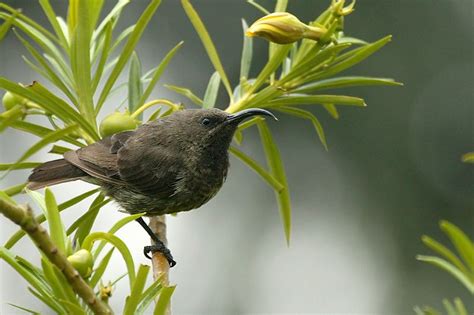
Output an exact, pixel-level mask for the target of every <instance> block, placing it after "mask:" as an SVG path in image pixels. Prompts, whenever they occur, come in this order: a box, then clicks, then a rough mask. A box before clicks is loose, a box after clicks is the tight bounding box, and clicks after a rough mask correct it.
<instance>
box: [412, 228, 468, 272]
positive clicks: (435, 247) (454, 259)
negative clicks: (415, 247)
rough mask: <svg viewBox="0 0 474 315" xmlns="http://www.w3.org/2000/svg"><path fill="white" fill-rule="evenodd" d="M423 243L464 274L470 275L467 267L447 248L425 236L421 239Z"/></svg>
mask: <svg viewBox="0 0 474 315" xmlns="http://www.w3.org/2000/svg"><path fill="white" fill-rule="evenodd" d="M421 241H422V242H423V244H425V245H426V246H428V247H429V248H431V249H432V250H434V251H435V252H437V253H438V254H440V255H441V256H443V257H444V258H446V259H447V260H448V261H450V262H451V263H453V264H454V265H455V266H456V267H457V268H458V269H459V270H460V271H461V272H462V273H464V274H467V273H468V270H467V268H466V266H465V265H464V264H463V263H462V262H461V260H459V258H458V257H457V256H456V255H455V254H454V253H453V252H452V251H450V250H449V249H448V248H447V247H446V246H444V245H443V244H441V243H439V242H437V241H435V240H434V239H432V238H431V237H429V236H427V235H423V236H422V237H421Z"/></svg>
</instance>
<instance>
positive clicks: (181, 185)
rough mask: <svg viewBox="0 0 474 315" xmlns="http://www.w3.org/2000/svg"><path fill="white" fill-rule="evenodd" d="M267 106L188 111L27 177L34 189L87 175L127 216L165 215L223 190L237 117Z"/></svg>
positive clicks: (74, 153)
mask: <svg viewBox="0 0 474 315" xmlns="http://www.w3.org/2000/svg"><path fill="white" fill-rule="evenodd" d="M254 115H265V116H270V117H273V118H275V116H273V114H271V113H270V112H268V111H266V110H263V109H257V108H253V109H246V110H243V111H241V112H238V113H236V114H228V113H226V112H224V111H221V110H219V109H199V110H183V111H178V112H175V113H174V114H172V115H170V116H167V117H164V118H162V119H159V120H156V121H154V122H151V123H147V124H144V125H141V126H140V127H138V128H137V129H136V130H134V131H125V132H121V133H117V134H114V135H112V136H110V137H107V138H104V139H102V140H101V141H98V142H96V143H94V144H91V145H89V146H87V147H84V148H81V149H79V150H76V151H69V152H66V153H65V154H64V159H59V160H54V161H50V162H46V163H44V164H42V165H40V166H38V167H37V168H35V169H34V170H33V172H32V174H31V175H30V177H29V178H28V181H29V183H28V188H29V189H39V188H43V187H46V186H51V185H55V184H59V183H63V182H68V181H74V180H78V179H79V180H84V181H87V182H90V183H93V184H96V185H99V186H101V187H102V189H103V191H104V192H105V194H106V195H108V196H110V197H112V198H113V199H114V200H116V201H117V202H118V203H119V204H120V206H121V207H123V209H124V210H126V211H127V212H129V213H132V214H133V213H141V212H145V213H146V214H147V215H162V214H168V213H175V212H180V211H188V210H192V209H196V208H198V207H200V206H202V205H203V204H204V203H206V202H207V201H209V200H210V199H211V198H212V197H213V196H214V195H215V194H216V193H217V192H218V191H219V189H220V188H221V186H222V184H223V183H224V181H225V179H226V176H227V169H228V167H229V154H228V149H229V146H230V142H231V141H232V137H233V135H234V133H235V131H236V129H237V126H238V124H239V123H240V122H242V121H243V120H244V119H246V118H248V117H252V116H254ZM137 221H138V222H139V223H140V224H141V225H142V226H143V227H144V228H145V230H146V231H147V232H148V234H150V236H151V237H152V238H153V239H154V240H155V242H156V243H157V244H156V245H155V246H146V247H145V255H147V257H149V256H148V253H149V252H150V251H161V252H163V253H164V254H165V256H166V257H167V259H168V261H169V262H170V265H172V266H173V265H174V264H175V261H174V260H173V258H172V256H171V253H170V252H169V250H168V249H167V248H166V247H165V246H164V244H163V243H162V242H161V241H160V240H159V239H158V238H157V237H156V235H155V234H154V233H153V232H152V231H151V230H150V229H149V228H148V226H147V225H146V223H145V222H144V221H143V219H141V218H140V219H139V220H137Z"/></svg>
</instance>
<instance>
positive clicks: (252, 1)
mask: <svg viewBox="0 0 474 315" xmlns="http://www.w3.org/2000/svg"><path fill="white" fill-rule="evenodd" d="M247 3H249V4H251V5H253V6H254V7H255V8H256V9H257V10H259V11H260V12H262V13H263V14H265V15H268V14H270V11H268V10H267V9H265V8H264V7H263V6H262V5H260V4H258V3H257V2H255V1H254V0H247Z"/></svg>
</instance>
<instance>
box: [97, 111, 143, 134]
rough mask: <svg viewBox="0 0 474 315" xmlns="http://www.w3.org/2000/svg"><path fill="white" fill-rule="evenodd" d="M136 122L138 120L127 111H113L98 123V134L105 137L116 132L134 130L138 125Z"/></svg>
mask: <svg viewBox="0 0 474 315" xmlns="http://www.w3.org/2000/svg"><path fill="white" fill-rule="evenodd" d="M138 123H139V122H138V120H135V119H134V118H133V117H131V116H130V113H128V112H125V113H121V112H115V113H112V114H110V115H108V116H107V117H105V118H104V120H102V122H101V123H100V126H99V131H100V135H101V136H102V137H107V136H111V135H113V134H115V133H118V132H122V131H126V130H134V129H136V128H137V127H138Z"/></svg>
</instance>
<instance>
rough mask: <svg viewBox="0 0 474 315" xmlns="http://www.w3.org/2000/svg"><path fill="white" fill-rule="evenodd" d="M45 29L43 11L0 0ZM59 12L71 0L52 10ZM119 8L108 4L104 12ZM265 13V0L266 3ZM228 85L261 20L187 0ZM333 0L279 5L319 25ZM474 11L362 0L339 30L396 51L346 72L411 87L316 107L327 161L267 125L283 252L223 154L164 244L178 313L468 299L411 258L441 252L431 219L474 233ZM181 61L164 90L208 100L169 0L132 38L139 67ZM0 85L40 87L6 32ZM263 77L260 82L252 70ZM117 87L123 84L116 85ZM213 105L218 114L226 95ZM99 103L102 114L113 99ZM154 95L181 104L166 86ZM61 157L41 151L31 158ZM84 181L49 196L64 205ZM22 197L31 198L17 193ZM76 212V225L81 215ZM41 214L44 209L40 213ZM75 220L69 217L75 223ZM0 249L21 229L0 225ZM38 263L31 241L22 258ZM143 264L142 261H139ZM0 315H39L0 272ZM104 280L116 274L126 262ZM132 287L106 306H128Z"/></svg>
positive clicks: (250, 136)
mask: <svg viewBox="0 0 474 315" xmlns="http://www.w3.org/2000/svg"><path fill="white" fill-rule="evenodd" d="M4 2H6V3H8V4H10V5H12V6H14V7H17V8H22V9H23V11H24V13H26V14H27V15H29V16H30V17H33V18H34V19H36V20H38V21H43V22H46V18H45V17H44V16H43V15H42V11H41V9H40V7H39V5H38V4H37V2H36V1H31V0H14V1H4ZM51 2H52V4H53V6H54V7H55V9H56V11H57V12H59V13H60V14H61V15H62V16H65V12H66V2H65V1H51ZM113 3H114V1H106V4H107V5H106V9H105V10H104V12H106V11H107V8H110V7H112V5H113ZM259 3H261V4H262V5H264V6H265V7H267V8H271V7H272V6H273V1H268V0H267V1H263V0H262V1H260V2H259ZM146 4H147V1H144V0H139V1H137V0H135V1H132V3H131V4H130V5H129V6H128V8H127V9H126V10H125V11H124V15H123V16H122V20H121V23H122V25H123V26H124V27H125V26H128V25H129V24H130V23H131V21H134V20H135V19H136V18H137V16H138V15H139V13H140V12H141V11H142V10H143V8H144V7H145V6H146ZM193 4H194V6H195V8H196V9H197V10H198V12H199V13H200V15H201V18H202V19H203V20H204V22H205V23H206V26H207V27H208V30H209V31H210V34H211V36H212V38H213V40H214V42H215V44H216V47H217V49H218V51H219V53H220V55H221V58H222V61H223V64H224V67H225V68H226V70H227V72H228V75H229V77H230V79H231V80H232V81H233V83H235V82H236V80H237V79H238V72H239V67H240V52H241V43H242V31H241V23H240V19H241V18H242V17H244V18H245V19H246V20H247V21H248V22H249V23H251V22H252V21H254V20H255V19H257V18H258V17H260V16H261V14H260V12H259V11H257V10H256V9H255V8H253V7H252V6H250V5H249V4H247V3H245V1H238V0H226V1H222V0H221V1H218V0H200V1H199V0H194V1H193ZM328 4H329V0H325V1H323V0H318V1H310V0H305V1H303V0H293V1H290V4H289V8H288V11H289V12H291V13H293V14H295V15H297V16H298V17H299V18H300V19H301V20H302V21H305V22H307V21H309V20H312V19H314V18H315V17H316V16H317V15H319V13H320V12H321V11H322V10H323V9H325V8H326V7H327V5H328ZM472 13H473V2H472V1H471V0H457V1H450V0H438V1H426V0H410V1H408V0H404V1H388V0H387V1H375V0H360V1H358V2H357V5H356V11H355V12H354V13H353V14H351V15H350V16H349V17H348V18H347V19H346V33H347V34H348V35H350V36H354V37H358V38H361V39H364V40H367V41H373V40H376V39H379V38H380V37H382V36H384V35H386V34H393V41H392V43H390V44H389V45H388V46H386V47H385V48H384V49H382V50H381V51H380V52H379V53H377V54H376V55H374V56H373V57H371V58H369V59H368V60H367V61H365V62H364V63H362V64H360V65H358V66H357V67H355V68H354V69H353V70H351V71H352V72H349V73H348V74H358V75H373V76H387V77H393V78H395V79H396V80H398V81H401V82H403V83H404V84H405V86H404V87H401V88H398V87H395V88H394V87H367V88H353V89H346V90H344V91H340V92H341V93H342V94H347V95H355V96H361V97H363V98H365V100H366V102H367V103H368V107H367V108H365V109H360V108H351V107H346V108H342V107H341V109H340V113H341V118H340V120H339V121H335V120H333V119H332V118H331V117H329V116H328V114H327V113H326V112H325V111H324V110H323V109H322V108H320V107H318V106H314V107H311V110H312V111H313V112H314V113H315V114H316V115H317V116H318V118H319V119H320V120H321V122H322V124H323V126H324V127H325V131H326V135H327V139H328V144H329V152H325V150H324V149H323V147H322V146H321V145H320V144H319V141H318V140H317V138H316V135H315V133H314V132H313V130H312V128H313V127H312V126H311V124H310V123H307V124H304V123H302V121H300V120H296V119H294V118H290V117H287V116H284V117H282V118H281V119H280V121H278V122H270V127H271V129H272V131H274V133H275V137H276V140H277V142H278V144H279V145H280V148H281V151H282V155H283V159H284V161H285V163H286V170H287V174H288V180H289V184H290V189H291V194H292V203H293V233H292V241H291V246H290V248H287V247H286V244H285V240H284V234H283V229H282V226H281V223H280V218H279V214H278V210H277V206H276V203H275V200H274V197H273V192H272V191H271V190H270V189H269V188H268V187H267V186H266V185H265V184H263V183H262V182H260V180H259V178H257V176H255V175H254V174H253V173H251V171H250V170H249V169H248V168H246V167H245V166H243V165H242V164H241V163H240V162H239V161H237V160H235V159H232V160H231V163H232V166H231V169H230V174H229V177H228V180H227V183H226V184H225V185H224V187H223V189H222V190H221V192H220V193H219V194H218V195H217V196H216V197H215V198H214V199H213V200H212V201H210V202H209V203H208V204H207V205H205V206H203V207H202V208H201V209H199V210H195V211H192V212H189V213H184V214H180V215H178V216H177V217H172V218H169V220H168V239H169V246H170V248H171V250H172V252H173V254H174V255H175V257H176V259H177V261H178V265H177V266H176V267H175V268H173V270H172V272H171V282H172V283H176V284H178V287H177V289H176V291H175V295H174V300H173V310H174V312H175V313H176V314H241V313H267V314H268V313H321V314H323V313H325V314H327V313H331V314H332V313H350V314H369V313H370V314H411V313H413V312H412V308H413V306H414V305H425V304H426V305H432V306H435V307H438V308H440V306H441V300H442V298H444V297H449V298H451V299H452V298H454V297H455V296H459V297H461V298H463V300H464V302H465V304H466V306H467V307H468V309H469V310H470V311H471V312H472V311H473V310H474V302H473V301H472V296H469V295H468V293H467V290H465V289H464V288H463V287H462V286H461V285H460V284H459V283H458V282H456V280H454V279H453V278H452V277H451V276H450V275H448V274H447V273H445V272H443V271H440V270H438V269H436V268H435V267H432V266H430V265H427V264H424V263H421V262H417V261H416V260H415V255H416V254H419V253H425V254H427V253H430V252H429V250H428V249H426V248H425V247H424V246H423V245H422V244H421V241H420V236H421V235H422V234H428V235H430V236H432V237H434V238H435V239H437V240H441V241H442V242H443V243H447V240H446V238H445V236H444V234H442V232H441V231H440V230H439V228H438V221H439V220H440V219H446V220H449V221H451V222H453V223H455V224H456V225H458V226H459V227H461V228H462V229H463V230H464V231H465V232H466V233H467V234H468V235H470V236H471V238H472V237H473V235H474V200H473V187H474V167H473V166H472V165H470V164H464V163H461V161H460V157H461V155H462V154H463V153H465V152H468V151H473V143H474V141H473V140H474V139H473V124H472V121H473V100H474V98H473V78H474V76H473V47H474V45H473V16H472ZM180 40H184V47H183V48H182V49H181V51H180V52H179V53H178V54H177V55H176V57H175V59H174V60H173V61H172V63H171V64H170V66H169V68H168V70H167V72H166V73H165V75H164V76H163V78H162V79H161V81H160V83H161V84H163V83H169V84H175V85H180V86H186V87H189V88H190V89H192V90H193V91H195V92H196V93H197V94H198V95H201V96H202V95H203V93H204V90H205V88H206V85H207V82H208V79H209V76H210V75H211V74H212V73H213V71H214V70H213V68H212V65H211V64H210V62H209V61H208V59H207V57H206V54H205V51H204V49H203V47H202V45H201V43H200V41H199V38H198V37H197V35H196V34H195V32H194V30H193V28H192V27H191V24H190V23H189V21H188V20H187V18H186V16H185V14H184V12H183V10H182V8H181V6H180V3H179V2H178V1H171V0H164V1H163V3H162V5H161V7H160V8H159V9H158V12H157V15H155V17H154V19H153V20H152V22H151V23H150V26H149V28H148V29H147V31H146V32H145V34H144V37H143V40H142V41H141V43H140V44H139V49H138V53H139V55H140V58H141V60H142V63H143V66H144V69H150V68H152V67H154V66H155V65H156V64H157V63H158V62H159V61H160V60H161V58H162V57H163V56H164V55H165V53H166V52H167V51H168V50H169V49H170V48H171V47H173V46H174V45H175V44H176V43H177V42H178V41H180ZM0 48H1V49H0V75H1V76H6V77H8V78H10V79H12V80H14V81H19V82H22V83H29V82H31V81H33V80H42V79H41V78H39V77H37V76H36V75H34V74H33V73H32V72H31V71H30V69H29V68H28V67H27V66H26V65H25V64H24V63H23V62H22V59H21V55H22V54H26V51H25V50H24V49H23V48H22V47H21V45H20V44H19V43H18V40H17V39H16V38H15V37H14V36H13V34H9V36H8V37H7V38H6V39H5V40H4V41H3V42H2V43H1V44H0ZM254 49H255V50H254V63H253V65H252V67H253V69H254V70H256V69H259V68H260V67H261V66H262V65H263V64H264V62H265V60H266V56H267V50H266V42H264V41H263V40H259V39H256V40H255V41H254ZM254 73H256V72H254ZM125 80H126V78H125V77H124V78H122V81H125ZM123 92H124V93H125V92H126V91H125V90H124V91H123ZM221 92H222V93H221V95H220V97H219V101H218V103H220V104H222V106H220V107H221V108H224V107H225V106H226V105H227V99H226V96H225V95H224V94H225V93H224V92H223V91H221ZM124 93H122V95H121V94H120V93H119V94H117V97H116V104H107V107H105V108H104V110H103V113H102V114H103V115H105V114H107V113H109V112H111V111H113V110H114V109H115V108H116V107H117V106H119V105H120V103H121V101H122V99H123V96H124ZM154 96H156V97H160V98H170V99H173V100H176V101H179V100H181V101H183V102H185V103H186V100H185V99H183V98H181V97H180V96H179V95H176V94H174V93H173V92H171V91H169V90H167V89H165V88H163V87H161V85H160V87H159V88H157V89H156V90H155V91H154ZM255 136H256V131H255V130H252V131H250V132H247V133H246V134H245V137H244V144H243V150H244V151H246V152H248V153H249V154H251V155H252V156H254V157H256V158H257V159H259V160H261V161H263V155H262V152H261V148H260V143H258V141H257V138H256V137H255ZM34 141H35V139H34V138H28V137H25V136H24V134H21V136H20V134H19V133H17V132H14V131H7V132H6V133H4V134H2V135H1V136H0V161H2V162H13V161H15V160H16V159H17V158H18V157H19V156H20V154H21V153H22V148H23V147H26V145H27V144H31V143H33V142H34ZM52 158H54V156H51V155H48V154H46V153H43V154H38V155H37V156H36V157H35V158H33V159H32V160H47V159H52ZM12 175H13V176H8V177H6V178H4V179H2V180H1V183H0V189H2V188H5V187H8V186H11V185H13V184H17V183H20V182H21V181H24V179H25V177H26V176H27V172H24V173H21V172H16V173H14V174H12ZM87 187H88V184H85V183H80V184H77V183H69V184H64V185H61V186H58V187H55V188H54V192H55V193H56V194H57V196H58V199H59V200H65V199H67V198H68V196H70V193H71V191H76V190H77V191H82V190H85V189H86V188H87ZM19 199H20V200H22V201H26V198H25V197H24V196H22V197H20V198H19ZM86 205H87V203H81V204H80V205H79V206H78V207H77V211H72V212H71V213H72V216H74V217H77V216H79V215H80V213H81V212H82V211H85V206H86ZM37 211H38V209H37ZM123 215H124V214H122V213H119V212H117V211H116V206H115V205H110V206H108V207H107V208H105V209H104V211H103V213H101V214H100V216H99V220H98V221H97V225H96V227H95V229H97V230H105V229H107V228H108V227H109V226H110V225H111V224H112V223H113V222H115V221H116V220H117V219H118V218H119V217H122V216H123ZM72 219H73V218H71V219H70V220H69V218H68V220H66V221H68V222H69V221H72ZM0 230H1V232H0V233H1V234H0V241H1V242H2V243H3V242H4V241H5V240H6V239H7V237H8V236H9V235H10V234H11V233H12V232H13V231H15V227H14V226H13V225H12V224H10V223H9V222H6V221H5V220H4V219H2V220H1V221H0ZM119 236H120V237H122V238H123V239H126V240H127V241H128V243H129V244H131V248H132V250H133V255H135V256H136V257H140V255H142V254H141V248H142V246H143V243H145V242H147V241H148V239H147V237H146V235H145V233H144V232H142V231H141V230H140V228H139V227H138V225H137V226H129V227H128V228H126V229H124V230H123V232H122V233H119ZM16 249H17V250H19V251H21V253H22V255H23V256H27V257H28V256H29V255H37V254H36V252H35V249H34V248H33V247H32V246H31V245H30V244H29V240H27V241H23V242H22V243H21V244H20V246H18V247H17V248H16ZM142 261H143V262H146V260H145V258H143V259H142ZM0 268H1V269H0V283H1V287H0V291H1V295H0V304H1V306H0V313H1V314H14V311H13V309H12V308H10V307H9V306H8V305H6V303H7V302H12V303H16V304H20V305H25V306H28V307H32V308H35V309H37V310H42V312H43V313H47V311H46V310H44V309H43V308H42V305H40V304H38V302H36V301H32V300H33V299H32V298H31V297H29V296H28V295H27V293H26V291H25V287H26V285H25V283H24V282H23V280H19V277H18V276H17V275H16V274H14V273H13V271H12V269H10V268H9V267H8V266H6V265H5V264H4V263H1V264H0ZM115 268H116V270H110V275H111V279H112V278H114V277H115V276H117V275H119V274H120V273H121V271H122V270H123V269H124V268H123V266H122V265H121V262H120V260H118V259H117V264H115ZM124 286H125V284H124V283H123V284H122V283H119V285H118V286H117V288H116V292H115V294H114V296H113V297H112V299H111V303H112V304H114V305H122V304H123V299H124V296H123V295H124V292H125V290H121V287H124Z"/></svg>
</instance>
